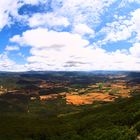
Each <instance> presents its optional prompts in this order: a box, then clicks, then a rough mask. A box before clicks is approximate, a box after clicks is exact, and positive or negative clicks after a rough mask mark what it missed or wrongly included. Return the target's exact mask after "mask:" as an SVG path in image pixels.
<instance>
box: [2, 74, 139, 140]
mask: <svg viewBox="0 0 140 140" xmlns="http://www.w3.org/2000/svg"><path fill="white" fill-rule="evenodd" d="M107 77H109V76H105V75H102V74H100V75H96V74H95V75H94V74H89V73H75V72H71V73H65V72H62V73H61V72H56V73H55V74H54V73H51V72H48V73H47V74H42V73H41V74H24V73H22V74H10V75H4V76H2V75H0V84H1V85H2V86H3V87H4V88H8V89H9V90H11V89H14V90H15V89H18V92H14V93H11V92H9V93H4V94H1V95H0V140H136V137H137V136H138V135H139V134H140V94H139V93H140V91H139V89H136V92H137V93H136V94H135V90H134V91H132V94H133V96H132V97H131V98H123V99H121V96H120V97H119V98H117V99H116V100H115V101H114V102H110V103H107V102H103V101H94V102H93V104H90V105H86V104H85V105H79V106H76V105H72V104H67V103H66V98H64V97H62V96H58V97H57V98H54V99H50V100H46V101H43V100H42V101H41V100H39V98H36V99H35V100H31V98H30V97H36V95H37V97H39V96H40V95H51V94H53V93H55V94H58V95H59V93H62V92H69V94H70V90H72V91H77V92H79V93H78V94H87V93H88V92H94V91H96V90H98V92H99V93H100V90H105V92H108V93H109V92H111V93H110V94H113V95H115V94H118V91H116V90H113V89H111V86H110V87H106V85H105V84H103V83H101V81H103V79H105V80H104V81H107V82H110V83H111V82H112V81H111V80H110V79H109V78H108V79H107ZM132 77H133V75H132V74H131V77H129V76H128V77H127V78H126V79H119V80H126V81H128V83H127V84H128V86H129V85H131V84H132V85H133V84H134V85H137V84H139V82H140V81H139V80H138V79H137V77H138V75H137V76H136V78H135V79H134V80H133V78H132ZM134 77H135V74H134ZM10 79H11V80H10ZM129 79H130V80H129ZM112 80H115V79H112ZM117 80H118V79H117ZM42 81H43V82H44V83H45V84H46V85H45V86H46V88H40V86H39V85H40V83H41V82H42ZM96 83H100V84H99V85H97V87H96V86H93V87H92V85H96ZM104 83H105V82H104ZM55 84H56V85H55ZM50 85H52V87H51V86H50ZM58 85H59V86H58ZM74 89H75V90H74ZM27 93H28V94H27ZM32 95H35V96H32Z"/></svg>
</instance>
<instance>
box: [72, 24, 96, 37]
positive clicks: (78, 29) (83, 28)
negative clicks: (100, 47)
mask: <svg viewBox="0 0 140 140" xmlns="http://www.w3.org/2000/svg"><path fill="white" fill-rule="evenodd" d="M73 32H74V33H78V34H81V35H85V34H92V35H93V36H94V30H92V29H91V28H90V27H88V26H87V25H86V24H76V25H75V26H74V30H73Z"/></svg>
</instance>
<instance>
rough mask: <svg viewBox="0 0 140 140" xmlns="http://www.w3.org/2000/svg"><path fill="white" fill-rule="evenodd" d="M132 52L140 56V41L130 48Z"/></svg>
mask: <svg viewBox="0 0 140 140" xmlns="http://www.w3.org/2000/svg"><path fill="white" fill-rule="evenodd" d="M129 51H130V53H131V54H132V55H133V56H135V57H138V58H140V43H135V44H134V45H133V46H132V47H131V48H130V49H129Z"/></svg>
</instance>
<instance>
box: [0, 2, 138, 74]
mask: <svg viewBox="0 0 140 140" xmlns="http://www.w3.org/2000/svg"><path fill="white" fill-rule="evenodd" d="M32 70H34V71H35V70H36V71H47V70H49V71H51V70H53V71H57V70H58V71H92V70H129V71H130V70H132V71H139V70H140V0H0V71H32Z"/></svg>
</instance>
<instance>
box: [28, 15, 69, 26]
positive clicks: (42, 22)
mask: <svg viewBox="0 0 140 140" xmlns="http://www.w3.org/2000/svg"><path fill="white" fill-rule="evenodd" d="M28 24H29V26H30V27H39V26H43V27H47V26H49V27H53V26H64V27H67V26H68V25H69V24H70V23H69V21H68V19H67V18H66V17H63V16H59V15H57V14H55V13H46V14H45V13H44V14H40V13H37V14H34V15H33V16H32V17H31V18H29V21H28Z"/></svg>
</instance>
